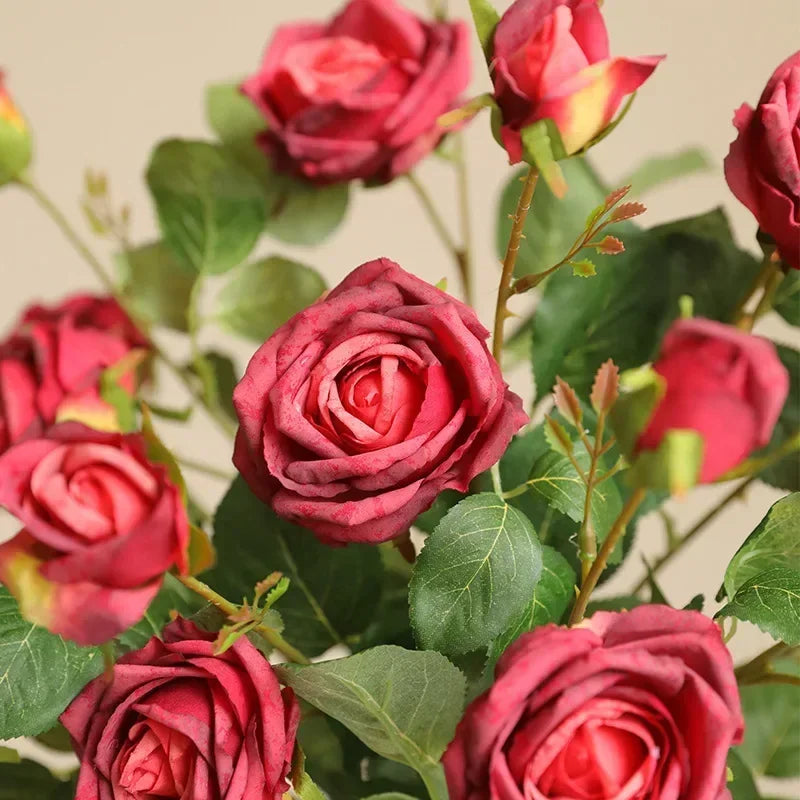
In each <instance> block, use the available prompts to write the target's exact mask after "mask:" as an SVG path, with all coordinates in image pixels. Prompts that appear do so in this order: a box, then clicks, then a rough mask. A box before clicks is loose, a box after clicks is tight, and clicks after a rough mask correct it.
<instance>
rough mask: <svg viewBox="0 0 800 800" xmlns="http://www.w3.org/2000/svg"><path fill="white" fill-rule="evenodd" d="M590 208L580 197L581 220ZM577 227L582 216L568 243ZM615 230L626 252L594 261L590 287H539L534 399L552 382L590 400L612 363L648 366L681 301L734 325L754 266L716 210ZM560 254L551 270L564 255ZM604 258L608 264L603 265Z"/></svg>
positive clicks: (562, 281) (564, 283)
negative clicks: (597, 376)
mask: <svg viewBox="0 0 800 800" xmlns="http://www.w3.org/2000/svg"><path fill="white" fill-rule="evenodd" d="M566 163H567V164H569V163H570V162H566ZM568 177H569V176H568ZM570 180H571V178H570ZM576 194H579V192H576ZM571 195H572V192H570V193H569V195H567V198H569V197H570V196H571ZM594 201H595V198H594V197H593V196H591V195H589V197H588V198H585V199H584V202H583V204H582V205H583V207H584V213H585V208H586V207H587V206H591V204H592V203H593V202H594ZM534 205H535V203H534ZM582 224H583V223H582V219H581V221H580V222H579V223H577V224H576V226H575V230H574V231H573V232H572V233H571V236H572V237H573V238H574V236H575V235H577V233H579V232H580V230H581V228H580V227H579V226H581V225H582ZM557 225H558V223H557ZM620 230H621V231H622V232H623V236H622V238H623V239H624V241H625V247H626V251H625V252H624V253H620V254H619V255H616V256H598V270H597V275H596V277H594V278H593V279H592V280H591V281H578V280H575V278H573V276H572V275H571V274H570V273H569V271H566V270H559V271H558V272H556V273H555V274H553V275H552V276H551V277H550V278H549V279H548V281H547V282H546V283H545V289H544V293H543V296H542V299H541V301H540V303H539V305H538V306H537V310H536V315H535V317H534V320H533V326H532V327H533V371H534V377H535V379H536V391H537V395H538V396H543V395H544V394H545V393H546V392H548V391H549V390H550V388H551V387H552V386H553V383H554V381H555V378H556V375H560V376H561V377H562V378H563V379H564V380H566V381H567V382H568V383H569V384H570V385H572V386H573V387H574V388H575V390H576V391H577V392H578V394H579V395H585V394H588V392H589V390H590V388H591V379H592V376H593V375H594V373H595V372H596V371H597V369H598V367H599V366H600V365H601V364H602V363H603V362H604V361H606V360H607V359H608V358H612V359H613V360H614V363H615V364H616V365H617V366H618V367H619V368H620V369H621V370H627V369H630V368H632V367H638V366H639V365H641V364H644V363H645V362H647V361H651V360H652V359H653V357H654V356H655V354H656V353H657V351H658V349H659V346H660V343H661V339H662V338H663V334H664V332H665V331H666V330H667V328H668V327H669V325H670V324H671V323H672V321H673V320H674V319H675V318H676V317H677V316H678V314H679V310H680V305H679V298H680V297H681V295H684V294H689V295H691V296H692V297H694V301H695V312H696V313H697V315H698V316H703V317H708V318H709V319H716V320H728V319H730V315H731V312H732V310H733V308H734V307H735V306H736V304H737V302H738V300H739V297H740V296H741V294H742V293H743V292H744V290H745V289H746V287H747V285H748V284H749V282H750V281H751V280H752V276H753V274H754V273H755V272H756V271H757V269H758V265H757V263H756V261H755V259H754V258H753V257H752V256H751V255H750V254H749V253H746V252H744V251H741V250H739V249H738V248H737V247H736V246H735V244H734V242H733V237H732V234H731V231H730V228H729V226H728V222H727V220H726V218H725V216H724V214H723V213H722V212H721V211H719V210H717V211H712V212H710V213H708V214H704V215H702V216H699V217H693V218H690V219H686V220H681V221H679V222H674V223H670V224H668V225H662V226H659V227H657V228H653V229H651V230H648V231H641V230H639V229H637V228H635V227H634V226H633V225H632V224H631V223H626V224H623V226H622V228H621V229H620V228H619V227H618V226H615V227H614V229H613V232H614V233H615V234H616V233H619V232H620ZM528 236H529V239H530V241H531V243H532V246H534V247H536V246H539V247H541V246H542V245H541V241H542V240H540V239H537V238H536V236H537V234H536V231H530V232H529V233H528ZM546 241H547V237H545V239H544V242H545V243H546ZM533 243H535V244H533ZM568 246H569V245H568ZM559 252H560V254H559V256H558V257H557V258H556V259H554V261H553V262H551V263H555V262H557V261H558V260H559V259H560V258H561V257H562V256H563V254H564V253H565V252H566V250H563V249H562V250H560V251H559ZM601 259H613V261H609V263H608V264H606V265H603V264H602V263H601ZM643 276H644V277H643Z"/></svg>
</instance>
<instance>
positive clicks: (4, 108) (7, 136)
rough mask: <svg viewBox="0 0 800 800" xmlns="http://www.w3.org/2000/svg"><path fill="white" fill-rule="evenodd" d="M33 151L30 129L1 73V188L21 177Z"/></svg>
mask: <svg viewBox="0 0 800 800" xmlns="http://www.w3.org/2000/svg"><path fill="white" fill-rule="evenodd" d="M32 151H33V142H32V140H31V132H30V129H29V128H28V125H27V123H26V122H25V119H24V117H23V116H22V114H21V113H20V111H19V109H18V108H17V106H16V105H15V104H14V101H13V99H12V98H11V95H10V94H9V93H8V91H7V90H6V87H5V83H4V80H3V73H2V72H0V186H2V185H3V184H5V183H8V182H9V181H12V180H14V179H15V178H18V177H19V176H20V174H21V173H22V172H23V171H24V170H25V168H26V167H27V166H28V164H30V161H31V154H32Z"/></svg>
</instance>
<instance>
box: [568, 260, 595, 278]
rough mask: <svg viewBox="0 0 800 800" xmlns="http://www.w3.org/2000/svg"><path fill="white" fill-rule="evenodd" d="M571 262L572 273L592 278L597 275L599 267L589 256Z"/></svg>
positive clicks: (580, 276) (579, 276)
mask: <svg viewBox="0 0 800 800" xmlns="http://www.w3.org/2000/svg"><path fill="white" fill-rule="evenodd" d="M570 264H571V265H572V274H573V275H574V276H575V277H576V278H591V277H593V276H594V275H597V267H596V266H595V265H594V262H593V261H591V260H590V259H588V258H582V259H581V260H580V261H570Z"/></svg>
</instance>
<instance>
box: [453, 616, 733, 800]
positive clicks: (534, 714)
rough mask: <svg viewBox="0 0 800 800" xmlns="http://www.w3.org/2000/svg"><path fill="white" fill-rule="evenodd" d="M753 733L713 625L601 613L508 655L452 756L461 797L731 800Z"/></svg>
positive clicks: (456, 795)
mask: <svg viewBox="0 0 800 800" xmlns="http://www.w3.org/2000/svg"><path fill="white" fill-rule="evenodd" d="M742 731H743V720H742V712H741V705H740V702H739V693H738V689H737V686H736V679H735V677H734V674H733V665H732V663H731V657H730V654H729V653H728V651H727V649H726V648H725V645H724V644H723V642H722V636H721V635H720V630H719V628H718V627H717V626H716V625H715V624H714V623H713V622H712V621H711V620H710V619H708V618H707V617H704V616H703V615H702V614H699V613H697V612H696V611H677V610H675V609H672V608H668V607H666V606H650V605H648V606H640V607H639V608H636V609H634V610H633V611H629V612H624V613H605V612H601V613H597V614H595V615H594V616H593V617H592V618H591V619H590V620H589V621H588V622H587V623H585V624H584V625H583V626H581V627H578V628H558V627H556V626H555V625H548V626H546V627H543V628H538V629H537V630H535V631H533V632H532V633H528V634H525V635H524V636H522V637H521V638H520V639H518V640H517V641H516V642H515V643H514V644H513V645H511V647H510V648H509V649H508V650H507V651H506V652H505V653H504V655H503V657H502V658H501V659H500V662H499V663H498V665H497V670H496V673H495V682H494V685H493V686H492V687H491V689H489V691H488V692H486V694H484V695H482V696H481V697H479V698H478V699H477V700H475V701H474V702H473V703H472V704H471V705H470V706H469V707H468V708H467V711H466V714H465V716H464V719H463V720H462V721H461V723H460V724H459V726H458V729H457V731H456V737H455V739H454V741H453V742H452V744H451V745H450V747H449V748H448V750H447V752H446V753H445V756H444V765H445V770H446V773H447V783H448V786H449V789H450V800H546V799H547V798H587V800H589V799H591V800H623V799H624V800H656V798H658V800H722V798H726V797H729V796H730V795H729V792H728V791H727V789H726V768H725V761H726V757H727V755H728V749H729V748H730V747H731V745H735V744H738V743H739V742H741V740H742Z"/></svg>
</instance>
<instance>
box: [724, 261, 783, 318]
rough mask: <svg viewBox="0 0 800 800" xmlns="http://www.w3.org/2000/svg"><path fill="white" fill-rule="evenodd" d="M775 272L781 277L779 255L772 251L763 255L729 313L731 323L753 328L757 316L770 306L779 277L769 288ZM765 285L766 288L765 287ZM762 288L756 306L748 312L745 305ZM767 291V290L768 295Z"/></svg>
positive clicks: (748, 303)
mask: <svg viewBox="0 0 800 800" xmlns="http://www.w3.org/2000/svg"><path fill="white" fill-rule="evenodd" d="M776 272H780V273H781V277H782V272H781V269H780V257H779V256H778V255H777V251H773V252H772V253H769V254H768V255H765V256H764V260H763V261H762V262H761V269H760V270H759V271H758V272H757V273H756V275H755V276H754V277H753V280H752V281H751V283H750V285H749V286H748V287H747V290H746V291H745V293H744V295H743V296H742V298H741V300H739V302H738V303H737V305H736V308H735V309H734V310H733V314H732V315H731V323H732V324H733V325H735V326H736V327H737V328H740V329H741V330H744V331H750V330H752V329H753V325H754V324H755V322H756V320H757V319H758V317H759V316H761V315H763V314H765V313H766V312H767V311H768V310H769V306H771V304H772V300H773V299H774V297H775V290H776V289H777V288H778V283H780V279H778V280H777V282H776V283H774V285H773V286H772V288H770V283H771V282H772V281H773V280H774V276H775V273H776ZM765 287H767V288H766V289H765ZM762 289H764V291H763V293H762V295H761V299H760V300H759V302H758V307H757V308H756V310H755V311H754V312H753V313H752V314H751V313H748V311H747V306H748V305H750V302H751V301H752V299H753V298H754V297H755V296H756V295H757V294H758V293H759V292H760V291H761V290H762ZM767 292H769V296H768V294H767ZM762 304H764V305H767V304H768V305H767V307H763V306H762Z"/></svg>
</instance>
